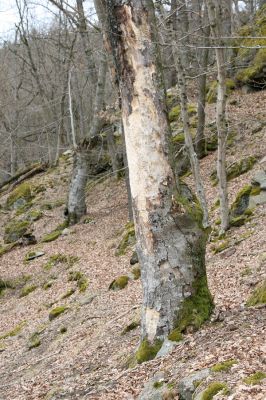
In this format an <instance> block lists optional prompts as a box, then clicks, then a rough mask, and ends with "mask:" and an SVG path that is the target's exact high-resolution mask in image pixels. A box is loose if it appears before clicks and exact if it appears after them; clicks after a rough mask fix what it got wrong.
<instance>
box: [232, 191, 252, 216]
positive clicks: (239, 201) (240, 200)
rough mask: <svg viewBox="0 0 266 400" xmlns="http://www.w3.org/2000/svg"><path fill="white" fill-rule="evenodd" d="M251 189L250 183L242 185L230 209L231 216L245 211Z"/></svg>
mask: <svg viewBox="0 0 266 400" xmlns="http://www.w3.org/2000/svg"><path fill="white" fill-rule="evenodd" d="M251 191H252V186H251V185H246V186H244V187H243V188H242V189H241V190H240V191H239V192H238V194H237V196H236V199H235V201H234V202H233V204H232V206H231V210H230V214H231V216H232V217H238V216H240V215H242V214H244V213H245V211H246V209H247V208H248V205H249V197H250V193H251Z"/></svg>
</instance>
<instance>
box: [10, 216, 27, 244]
mask: <svg viewBox="0 0 266 400" xmlns="http://www.w3.org/2000/svg"><path fill="white" fill-rule="evenodd" d="M29 226H30V222H29V221H24V220H12V221H11V222H9V224H8V225H6V228H5V233H4V242H5V243H14V242H16V241H17V240H19V239H20V238H21V237H22V236H23V235H24V234H25V233H26V232H27V230H28V228H29Z"/></svg>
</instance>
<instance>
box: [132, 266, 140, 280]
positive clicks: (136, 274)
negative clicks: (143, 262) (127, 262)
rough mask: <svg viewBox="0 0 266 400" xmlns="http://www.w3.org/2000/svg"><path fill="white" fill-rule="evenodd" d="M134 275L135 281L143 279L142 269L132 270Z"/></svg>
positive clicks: (135, 268)
mask: <svg viewBox="0 0 266 400" xmlns="http://www.w3.org/2000/svg"><path fill="white" fill-rule="evenodd" d="M132 274H133V276H134V280H138V279H139V278H140V277H141V269H140V267H134V268H132Z"/></svg>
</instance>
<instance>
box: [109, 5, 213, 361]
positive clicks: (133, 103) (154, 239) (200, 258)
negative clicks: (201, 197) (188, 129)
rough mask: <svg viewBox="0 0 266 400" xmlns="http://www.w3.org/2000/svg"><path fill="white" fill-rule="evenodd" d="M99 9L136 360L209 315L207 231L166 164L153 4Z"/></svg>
mask: <svg viewBox="0 0 266 400" xmlns="http://www.w3.org/2000/svg"><path fill="white" fill-rule="evenodd" d="M106 7H107V12H108V19H109V29H108V35H109V43H110V47H111V49H112V52H113V57H114V62H115V67H116V73H117V78H118V81H119V86H120V92H121V99H122V118H123V124H124V130H125V141H126V149H127V156H128V166H129V174H130V185H131V192H132V203H133V211H134V220H135V227H136V237H137V251H138V255H139V260H140V265H141V276H142V283H143V291H144V294H143V296H144V297H143V312H142V343H141V346H140V348H139V351H138V352H137V354H136V357H137V361H138V362H142V361H145V360H147V359H150V358H152V356H154V355H155V354H156V352H157V350H158V348H159V347H160V344H161V341H162V340H163V339H164V338H165V337H167V335H168V334H169V333H170V332H171V331H172V330H174V329H176V331H177V332H183V331H185V330H186V329H187V328H188V327H194V328H198V327H199V326H200V324H201V323H202V322H203V321H204V320H206V319H207V318H208V316H209V314H210V311H211V309H212V299H211V296H210V293H209V290H208V287H207V281H206V271H205V261H204V259H205V245H206V233H205V232H204V230H203V229H202V226H201V217H202V212H201V211H200V207H199V206H197V207H196V208H194V206H196V203H197V202H196V200H195V198H194V197H193V196H192V194H191V192H190V191H189V189H188V188H187V187H186V186H183V185H181V186H182V190H181V192H177V191H176V187H175V178H174V174H173V170H172V168H171V165H170V162H169V142H168V137H169V136H168V135H169V127H168V122H167V116H166V113H165V98H164V93H163V91H162V85H161V79H160V73H159V71H158V69H157V65H156V52H157V51H158V49H157V47H156V41H155V40H154V37H153V34H152V32H153V31H154V26H153V27H152V28H151V24H152V21H154V9H153V2H152V1H150V0H135V1H132V0H131V1H130V0H129V1H127V2H126V3H125V2H124V1H123V0H106ZM192 210H193V211H192ZM196 210H198V211H199V212H197V211H196ZM194 213H195V214H194ZM199 299H201V300H200V301H197V300H199ZM154 344H155V348H154V347H153V345H154ZM150 349H151V352H149V350H150ZM142 350H144V352H143V351H142ZM145 350H147V352H146V351H145ZM151 353H152V354H151ZM154 353H155V354H154Z"/></svg>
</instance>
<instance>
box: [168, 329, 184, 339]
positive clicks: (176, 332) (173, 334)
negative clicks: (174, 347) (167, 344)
mask: <svg viewBox="0 0 266 400" xmlns="http://www.w3.org/2000/svg"><path fill="white" fill-rule="evenodd" d="M168 339H169V340H172V342H180V341H181V340H182V339H183V335H182V333H181V332H180V330H179V329H178V328H176V329H174V330H172V332H170V333H169V335H168Z"/></svg>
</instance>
